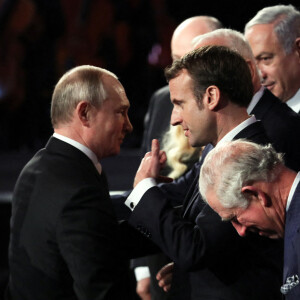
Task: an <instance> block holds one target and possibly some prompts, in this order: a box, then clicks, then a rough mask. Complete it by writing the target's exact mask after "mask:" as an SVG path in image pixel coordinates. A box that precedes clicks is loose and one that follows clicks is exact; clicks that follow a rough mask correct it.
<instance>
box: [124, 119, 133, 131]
mask: <svg viewBox="0 0 300 300" xmlns="http://www.w3.org/2000/svg"><path fill="white" fill-rule="evenodd" d="M124 127H125V131H126V132H127V133H130V132H132V130H133V126H132V124H131V122H130V120H129V117H128V115H126V120H125V126H124Z"/></svg>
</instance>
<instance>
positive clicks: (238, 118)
mask: <svg viewBox="0 0 300 300" xmlns="http://www.w3.org/2000/svg"><path fill="white" fill-rule="evenodd" d="M248 118H249V115H248V113H247V110H246V108H244V107H240V106H237V105H234V104H231V105H227V107H226V108H223V109H222V110H220V111H218V112H217V138H216V140H215V141H214V142H213V143H212V144H213V145H214V146H215V145H216V144H217V143H218V142H219V141H220V140H221V139H222V138H223V137H224V136H225V135H226V134H227V133H228V132H230V131H231V130H232V129H234V128H235V127H237V126H238V125H240V124H241V123H242V122H244V121H245V120H247V119H248Z"/></svg>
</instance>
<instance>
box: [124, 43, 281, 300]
mask: <svg viewBox="0 0 300 300" xmlns="http://www.w3.org/2000/svg"><path fill="white" fill-rule="evenodd" d="M166 75H167V79H168V80H169V86H170V92H171V100H172V102H173V105H174V109H173V112H172V117H171V122H172V124H173V125H179V124H180V125H181V126H182V127H183V129H184V131H185V134H186V136H187V137H188V139H189V143H190V144H191V145H192V146H199V145H207V144H209V143H210V144H212V145H216V144H217V143H219V142H223V141H226V140H232V139H234V138H239V137H243V138H248V139H251V140H254V141H255V142H258V143H266V142H268V141H269V140H268V138H267V137H266V136H265V133H264V130H263V127H262V125H261V123H260V122H256V120H255V117H254V116H252V117H249V116H248V114H247V111H246V107H247V106H248V104H249V102H250V100H251V98H252V95H253V86H252V83H251V75H250V72H249V68H248V66H247V64H246V62H245V60H244V59H243V58H242V57H240V56H239V55H238V54H237V53H235V52H233V51H230V50H229V49H228V48H225V47H218V46H209V47H204V48H200V49H197V50H195V51H194V52H192V53H189V54H187V55H186V56H184V57H183V58H182V59H181V60H178V61H175V62H174V63H173V65H172V67H171V68H170V69H169V70H167V71H166ZM153 148H155V149H156V150H155V149H153V151H152V152H151V153H148V154H146V156H145V158H144V160H143V162H142V164H141V167H140V169H139V171H138V173H137V175H136V180H135V184H136V187H135V189H134V190H133V192H132V194H131V195H130V196H129V198H128V199H127V201H126V203H127V205H128V206H129V207H131V209H132V210H133V212H132V215H131V217H130V219H129V221H130V223H131V224H132V225H133V226H134V227H136V228H137V229H138V230H140V231H141V232H144V233H145V234H147V235H148V236H149V237H150V238H151V239H152V240H153V241H154V242H155V243H157V244H158V245H159V246H160V248H161V249H162V250H163V252H165V253H166V254H167V255H168V256H170V258H172V260H173V261H174V262H175V270H174V278H173V286H174V284H176V285H180V284H181V282H178V281H177V274H182V273H183V272H186V271H187V273H186V276H185V277H186V278H188V279H189V284H190V288H191V298H192V299H243V300H244V299H280V293H279V286H280V279H281V278H280V277H281V276H280V275H281V250H282V249H281V246H282V245H281V243H280V241H279V242H278V241H268V240H266V239H264V238H261V237H253V236H251V237H248V238H247V239H241V238H239V237H238V235H237V234H236V233H235V232H234V229H233V228H232V226H230V224H224V223H222V222H221V221H220V220H219V217H218V216H217V214H215V213H214V212H213V211H212V210H211V209H210V208H209V206H207V205H205V204H204V203H203V202H202V200H201V198H199V193H198V185H197V182H198V180H197V178H198V174H199V169H200V167H201V164H202V161H203V158H204V157H205V155H206V154H207V152H208V151H209V150H210V149H211V146H208V147H207V148H206V150H204V153H203V155H202V159H201V161H200V162H199V163H197V164H196V165H195V167H194V168H193V169H192V170H191V171H190V172H189V173H188V174H186V176H183V177H182V178H180V179H179V180H178V181H176V182H174V183H171V184H168V185H167V184H166V185H163V186H162V187H156V186H155V182H153V181H154V180H153V178H157V176H158V171H159V165H160V164H161V163H163V158H160V155H159V151H158V147H157V145H156V143H155V142H154V143H153ZM174 186H175V188H173V187H174ZM177 187H179V188H177ZM176 188H177V189H176ZM169 190H173V194H172V192H171V193H169V192H168V191H169ZM136 194H138V195H136ZM174 194H175V196H178V195H179V196H180V197H184V195H186V199H185V202H184V208H183V212H182V214H181V215H179V214H178V213H177V211H176V210H174V209H173V207H172V205H171V203H170V197H172V196H173V195H174ZM181 278H182V276H181ZM253 286H255V289H254V288H253ZM171 292H172V288H171ZM188 292H189V290H186V298H185V299H189V295H188ZM175 298H176V296H175V297H174V299H175Z"/></svg>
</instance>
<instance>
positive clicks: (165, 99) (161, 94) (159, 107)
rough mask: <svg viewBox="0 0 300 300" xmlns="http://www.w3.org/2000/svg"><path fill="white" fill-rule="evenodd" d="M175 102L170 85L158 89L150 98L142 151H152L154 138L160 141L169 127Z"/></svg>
mask: <svg viewBox="0 0 300 300" xmlns="http://www.w3.org/2000/svg"><path fill="white" fill-rule="evenodd" d="M172 109H173V104H172V103H171V101H170V91H169V86H168V85H167V86H165V87H163V88H161V89H159V90H157V91H156V92H155V93H154V94H153V96H152V97H151V99H150V103H149V107H148V110H147V114H146V116H145V120H144V128H145V130H144V134H143V141H142V153H143V154H144V153H146V152H148V151H151V143H152V140H153V139H158V140H159V141H160V142H161V140H162V137H163V135H164V133H165V132H166V131H167V130H168V129H169V126H170V117H171V113H172Z"/></svg>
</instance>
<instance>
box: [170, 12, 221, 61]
mask: <svg viewBox="0 0 300 300" xmlns="http://www.w3.org/2000/svg"><path fill="white" fill-rule="evenodd" d="M221 27H222V24H221V22H220V21H219V20H218V19H216V18H214V17H210V16H196V17H192V18H189V19H186V20H185V21H183V22H182V23H181V24H180V25H179V26H178V27H177V28H176V29H175V31H174V33H173V36H172V41H171V51H172V58H173V60H175V59H179V58H181V57H182V56H183V55H185V54H186V53H188V52H189V51H191V50H192V43H191V42H192V40H193V38H194V37H196V36H198V35H200V34H204V33H207V32H210V31H213V30H215V29H218V28H221Z"/></svg>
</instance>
